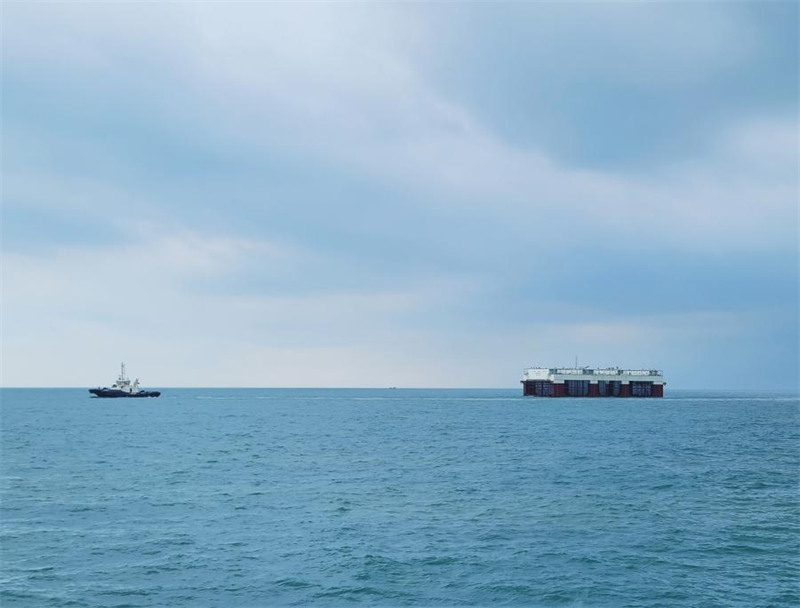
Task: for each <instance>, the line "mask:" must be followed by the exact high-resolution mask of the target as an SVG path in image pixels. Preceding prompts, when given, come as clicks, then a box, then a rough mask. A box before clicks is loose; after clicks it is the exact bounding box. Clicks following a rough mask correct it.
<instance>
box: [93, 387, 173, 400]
mask: <svg viewBox="0 0 800 608" xmlns="http://www.w3.org/2000/svg"><path fill="white" fill-rule="evenodd" d="M89 392H90V393H91V394H92V395H94V396H95V397H101V398H103V399H119V398H131V397H160V396H161V392H160V391H138V392H136V393H129V392H127V391H120V390H116V389H113V388H90V389H89Z"/></svg>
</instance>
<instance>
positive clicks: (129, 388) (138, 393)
mask: <svg viewBox="0 0 800 608" xmlns="http://www.w3.org/2000/svg"><path fill="white" fill-rule="evenodd" d="M89 392H90V393H92V394H93V395H95V396H96V397H107V398H109V397H159V396H161V393H160V392H159V391H145V390H142V389H140V388H139V378H136V380H134V381H133V382H131V381H130V379H129V378H128V376H127V375H125V364H124V363H121V364H120V371H119V376H118V377H117V380H116V381H115V382H114V384H112V385H111V388H108V387H103V388H100V387H97V388H90V389H89Z"/></svg>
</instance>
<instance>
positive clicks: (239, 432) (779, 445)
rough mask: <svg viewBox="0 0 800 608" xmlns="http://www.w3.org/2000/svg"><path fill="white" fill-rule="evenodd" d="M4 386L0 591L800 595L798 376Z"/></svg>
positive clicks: (480, 602) (460, 596) (49, 597)
mask: <svg viewBox="0 0 800 608" xmlns="http://www.w3.org/2000/svg"><path fill="white" fill-rule="evenodd" d="M0 398H1V399H2V410H1V413H0V415H1V418H0V432H1V433H2V434H1V435H0V439H1V440H2V441H1V442H0V445H1V446H2V448H1V452H0V456H2V461H0V473H1V474H2V475H1V477H2V485H1V486H0V490H2V503H0V508H1V509H2V522H1V523H2V544H1V545H0V550H1V551H2V554H1V555H0V558H1V559H2V573H0V605H2V606H3V608H10V607H12V606H36V607H38V606H104V607H111V606H117V607H122V606H126V607H135V606H142V607H145V606H147V607H154V606H159V607H161V606H170V607H181V606H187V607H188V606H193V607H194V606H225V607H235V606H254V607H255V606H285V605H304V606H305V605H314V606H345V605H351V604H362V605H368V606H495V605H507V606H609V607H611V606H613V607H656V606H659V607H662V606H679V607H681V606H703V607H713V606H747V607H753V606H774V607H781V606H786V607H796V606H798V605H800V495H799V494H798V488H800V424H799V423H800V406H799V404H798V399H797V396H796V395H794V396H793V395H781V394H774V393H770V394H745V393H720V392H680V391H674V390H672V391H669V392H668V395H667V397H665V398H664V399H653V400H632V399H630V400H621V399H616V400H613V399H599V400H598V399H594V400H590V399H560V400H548V399H533V398H523V397H521V396H520V395H519V391H517V390H404V389H397V390H388V389H387V390H367V389H360V390H356V389H354V390H334V389H329V390H301V389H294V390H278V389H174V390H165V391H164V394H163V396H162V397H161V398H159V399H137V400H107V399H95V398H90V397H89V395H88V393H87V392H86V391H85V390H77V389H4V390H2V392H1V393H0Z"/></svg>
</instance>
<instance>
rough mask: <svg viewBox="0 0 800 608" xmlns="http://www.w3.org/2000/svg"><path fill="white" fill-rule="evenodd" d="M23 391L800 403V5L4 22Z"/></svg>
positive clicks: (331, 6) (249, 7)
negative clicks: (641, 384)
mask: <svg viewBox="0 0 800 608" xmlns="http://www.w3.org/2000/svg"><path fill="white" fill-rule="evenodd" d="M2 38H3V48H2V51H3V57H2V68H3V73H2V103H3V105H2V119H3V124H2V137H3V142H2V143H3V167H2V168H3V192H2V194H3V208H2V230H3V233H2V237H3V240H2V287H3V309H2V383H3V385H5V386H96V385H98V384H108V383H110V382H111V381H112V380H113V379H114V377H115V375H116V373H117V370H118V365H119V362H120V361H125V362H126V363H127V364H128V369H129V371H130V372H131V374H132V375H133V376H140V377H141V378H142V379H143V384H144V385H146V386H151V387H157V386H161V387H164V386H297V387H302V386H331V387H333V386H377V387H380V386H409V387H450V386H456V387H458V386H464V387H515V386H519V379H520V374H521V370H522V368H524V367H527V366H530V365H534V364H540V365H567V364H572V363H574V361H575V357H576V356H577V357H578V361H579V363H580V364H581V365H584V364H585V365H620V366H630V367H657V368H659V369H664V370H665V373H666V376H667V381H668V383H669V385H670V387H672V388H718V387H726V386H730V387H735V388H748V387H750V388H759V389H765V388H780V389H787V388H789V389H791V388H796V387H797V384H798V4H797V3H795V2H759V3H748V2H709V3H701V2H697V3H693V2H668V3H667V2H665V3H628V2H614V3H589V2H585V3H566V4H560V3H504V4H494V3H403V4H401V3H394V4H393V3H380V4H378V3H374V4H373V3H361V2H359V3H323V2H309V3H257V2H241V3H221V2H220V3H217V2H197V3H192V2H173V3H149V2H148V3H146V2H138V3H137V2H127V3H95V2H87V3H70V2H58V3H15V2H5V3H4V4H3V8H2Z"/></svg>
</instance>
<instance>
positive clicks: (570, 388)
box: [521, 366, 666, 397]
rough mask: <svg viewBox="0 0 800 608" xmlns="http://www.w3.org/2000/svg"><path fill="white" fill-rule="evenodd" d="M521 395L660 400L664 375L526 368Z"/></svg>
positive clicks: (615, 369) (645, 371)
mask: <svg viewBox="0 0 800 608" xmlns="http://www.w3.org/2000/svg"><path fill="white" fill-rule="evenodd" d="M521 382H522V394H523V395H526V396H531V397H663V396H664V385H665V384H666V382H664V372H662V371H661V370H657V369H620V368H618V367H606V368H592V367H577V366H576V367H529V368H527V369H526V370H524V371H523V372H522V380H521Z"/></svg>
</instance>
